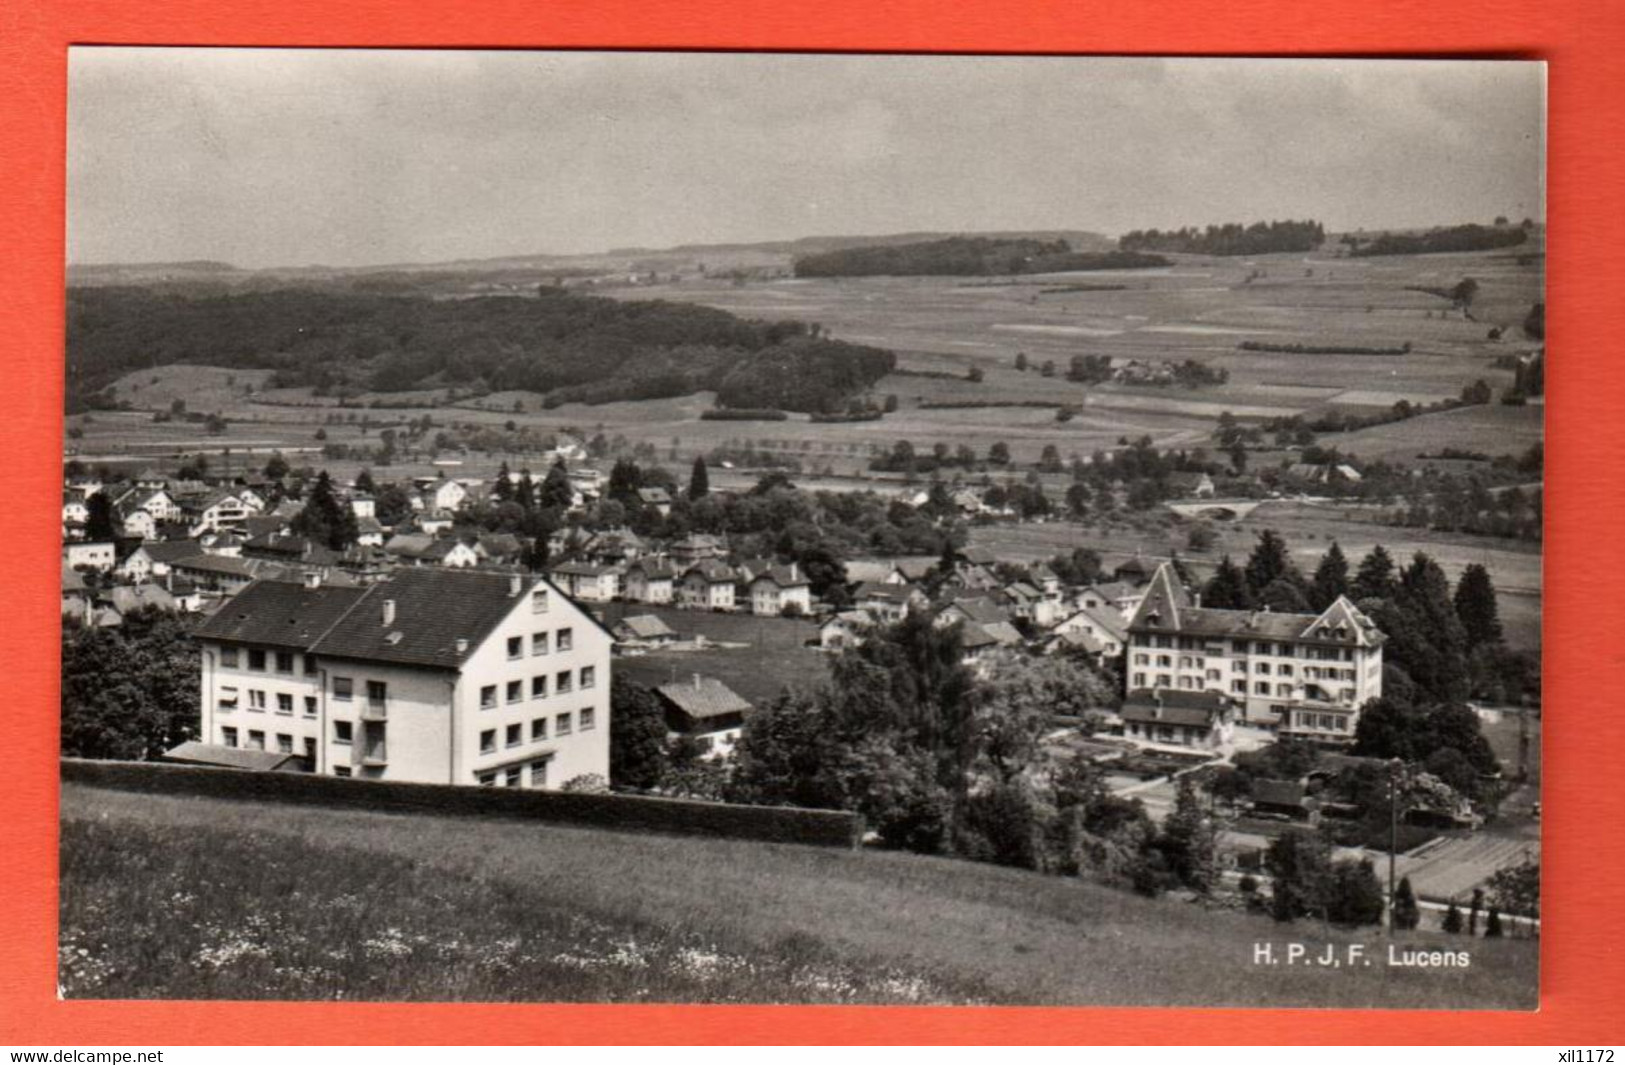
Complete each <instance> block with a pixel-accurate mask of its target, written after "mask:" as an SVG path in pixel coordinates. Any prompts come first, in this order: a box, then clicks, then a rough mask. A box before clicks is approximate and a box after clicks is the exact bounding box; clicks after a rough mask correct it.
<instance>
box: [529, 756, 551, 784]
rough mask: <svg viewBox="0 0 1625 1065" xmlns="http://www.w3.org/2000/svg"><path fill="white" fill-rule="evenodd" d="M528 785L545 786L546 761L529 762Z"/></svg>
mask: <svg viewBox="0 0 1625 1065" xmlns="http://www.w3.org/2000/svg"><path fill="white" fill-rule="evenodd" d="M530 786H531V787H533V788H545V787H547V762H546V760H543V761H540V762H532V763H530Z"/></svg>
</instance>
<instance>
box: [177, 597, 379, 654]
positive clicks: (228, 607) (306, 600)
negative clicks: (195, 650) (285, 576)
mask: <svg viewBox="0 0 1625 1065" xmlns="http://www.w3.org/2000/svg"><path fill="white" fill-rule="evenodd" d="M365 594H366V593H365V591H364V590H363V589H361V588H346V587H335V586H333V585H331V584H322V585H320V586H318V587H316V588H309V587H306V586H305V585H304V584H294V583H292V582H289V581H273V580H260V581H255V582H254V583H253V584H250V585H249V586H248V587H247V588H244V589H243V590H242V591H240V592H238V593H237V594H236V595H235V596H233V597H232V598H231V600H230V601H229V602H227V603H225V604H224V605H223V606H222V607H221V608H220V609H219V610H218V611H216V612H215V615H214V616H213V617H211V618H210V619H209V620H208V621H206V622H204V623H203V625H202V626H200V627H199V628H198V630H197V636H198V638H199V639H205V640H229V641H232V642H236V643H254V644H265V645H268V646H272V647H286V648H290V649H296V650H304V649H308V648H310V647H312V646H313V645H314V644H315V643H316V641H317V640H318V639H320V638H321V637H322V636H323V635H324V634H325V633H326V632H327V631H328V630H329V629H331V628H332V627H333V626H334V625H335V624H336V623H337V622H338V621H339V619H340V618H342V617H344V615H345V614H346V613H348V612H349V610H350V609H351V608H352V607H354V606H355V605H356V604H357V603H358V602H360V601H361V599H362V598H363V596H364V595H365Z"/></svg>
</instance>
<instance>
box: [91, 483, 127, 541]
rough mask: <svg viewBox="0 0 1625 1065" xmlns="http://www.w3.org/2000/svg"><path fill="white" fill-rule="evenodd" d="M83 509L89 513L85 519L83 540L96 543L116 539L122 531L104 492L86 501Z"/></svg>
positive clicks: (111, 502)
mask: <svg viewBox="0 0 1625 1065" xmlns="http://www.w3.org/2000/svg"><path fill="white" fill-rule="evenodd" d="M85 509H86V510H87V511H88V512H89V514H88V515H87V516H86V518H85V539H87V540H94V541H97V542H105V541H108V540H116V539H118V537H119V535H120V533H121V532H122V531H123V528H122V522H120V521H119V516H118V512H117V511H116V510H114V509H113V500H112V499H111V498H109V497H108V495H107V493H106V492H97V493H96V494H95V495H93V496H91V497H90V498H89V499H86V500H85Z"/></svg>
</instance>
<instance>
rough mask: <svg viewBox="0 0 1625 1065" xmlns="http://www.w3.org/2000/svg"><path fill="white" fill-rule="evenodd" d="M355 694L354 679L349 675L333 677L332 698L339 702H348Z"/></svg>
mask: <svg viewBox="0 0 1625 1065" xmlns="http://www.w3.org/2000/svg"><path fill="white" fill-rule="evenodd" d="M354 696H355V681H353V680H351V679H350V678H349V677H334V678H333V698H335V699H337V700H338V701H339V702H341V703H347V702H349V701H350V700H351V699H352V698H353V697H354Z"/></svg>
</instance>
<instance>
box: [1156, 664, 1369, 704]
mask: <svg viewBox="0 0 1625 1065" xmlns="http://www.w3.org/2000/svg"><path fill="white" fill-rule="evenodd" d="M1146 679H1147V674H1145V673H1136V674H1134V680H1133V685H1132V686H1133V687H1135V688H1145V687H1148V686H1149V687H1156V688H1178V689H1180V690H1181V691H1206V690H1210V689H1209V686H1208V685H1206V684H1204V683H1203V682H1202V678H1199V677H1189V676H1182V677H1179V678H1177V680H1176V678H1174V677H1172V676H1170V675H1169V674H1167V673H1158V674H1156V675H1155V681H1154V683H1153V684H1151V685H1147V684H1146ZM1218 679H1219V678H1218V671H1217V670H1208V673H1207V677H1206V680H1208V681H1217V680H1218ZM1295 690H1296V687H1295V686H1294V685H1292V684H1277V685H1275V686H1274V688H1271V687H1270V682H1269V681H1267V680H1260V681H1255V682H1254V683H1253V694H1254V695H1275V696H1278V697H1280V698H1291V697H1292V695H1293V692H1294V691H1295ZM1230 692H1231V694H1232V695H1246V694H1247V682H1246V681H1245V680H1241V679H1239V678H1238V679H1236V680H1232V681H1231V682H1230ZM1354 698H1355V692H1354V689H1353V688H1344V689H1343V690H1342V691H1341V692H1339V694H1338V699H1339V701H1341V702H1345V703H1352V702H1353V701H1354Z"/></svg>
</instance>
